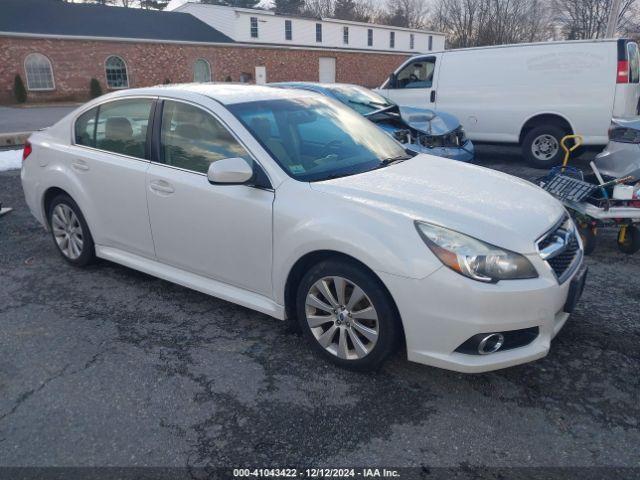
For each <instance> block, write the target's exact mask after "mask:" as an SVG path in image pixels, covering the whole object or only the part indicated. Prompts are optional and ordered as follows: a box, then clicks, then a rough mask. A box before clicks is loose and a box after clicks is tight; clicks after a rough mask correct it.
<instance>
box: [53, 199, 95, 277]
mask: <svg viewBox="0 0 640 480" xmlns="http://www.w3.org/2000/svg"><path fill="white" fill-rule="evenodd" d="M49 226H50V227H51V234H52V236H53V242H54V243H55V245H56V247H57V249H58V251H59V252H60V255H62V258H64V259H65V260H66V261H67V262H69V263H70V264H72V265H75V266H77V267H84V266H85V265H88V264H90V263H91V262H93V260H94V259H95V248H94V244H93V237H92V236H91V232H90V231H89V226H88V225H87V222H86V221H85V219H84V216H83V215H82V212H81V211H80V208H79V207H78V205H77V204H76V202H74V201H73V199H72V198H71V197H70V196H68V195H58V196H57V197H55V198H54V199H53V201H52V202H51V205H50V206H49Z"/></svg>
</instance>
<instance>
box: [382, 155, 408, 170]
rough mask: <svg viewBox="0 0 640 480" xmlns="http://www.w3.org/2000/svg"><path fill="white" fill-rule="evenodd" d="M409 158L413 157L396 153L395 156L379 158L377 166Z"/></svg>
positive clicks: (384, 165) (385, 165)
mask: <svg viewBox="0 0 640 480" xmlns="http://www.w3.org/2000/svg"><path fill="white" fill-rule="evenodd" d="M410 158H413V157H411V156H410V155H398V156H397V157H390V158H385V159H383V160H380V165H378V168H382V167H387V166H389V165H393V164H394V163H400V162H404V161H405V160H409V159H410Z"/></svg>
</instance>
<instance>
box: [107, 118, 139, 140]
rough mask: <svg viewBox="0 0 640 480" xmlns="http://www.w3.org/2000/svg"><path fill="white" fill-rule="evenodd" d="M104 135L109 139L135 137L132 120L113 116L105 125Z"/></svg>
mask: <svg viewBox="0 0 640 480" xmlns="http://www.w3.org/2000/svg"><path fill="white" fill-rule="evenodd" d="M104 136H105V138H107V139H109V140H129V139H130V138H132V137H133V128H132V127H131V122H130V121H129V120H128V119H127V118H125V117H111V118H108V119H107V123H106V124H105V126H104Z"/></svg>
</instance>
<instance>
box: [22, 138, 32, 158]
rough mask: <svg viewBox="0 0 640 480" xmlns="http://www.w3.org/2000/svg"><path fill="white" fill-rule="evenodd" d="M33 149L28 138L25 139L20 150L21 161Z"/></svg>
mask: <svg viewBox="0 0 640 480" xmlns="http://www.w3.org/2000/svg"><path fill="white" fill-rule="evenodd" d="M32 151H33V148H32V147H31V142H29V140H25V142H24V150H22V161H23V162H24V161H25V160H26V159H27V157H28V156H29V155H31V152H32Z"/></svg>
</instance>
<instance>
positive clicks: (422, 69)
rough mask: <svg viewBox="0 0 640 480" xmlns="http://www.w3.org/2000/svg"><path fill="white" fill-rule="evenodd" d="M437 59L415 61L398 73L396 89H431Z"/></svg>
mask: <svg viewBox="0 0 640 480" xmlns="http://www.w3.org/2000/svg"><path fill="white" fill-rule="evenodd" d="M435 68H436V59H435V58H426V59H421V60H415V61H413V62H411V63H409V64H407V65H405V67H404V68H403V69H402V70H400V71H399V72H398V75H397V77H396V78H397V81H396V85H395V88H431V87H432V86H433V72H434V70H435Z"/></svg>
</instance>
